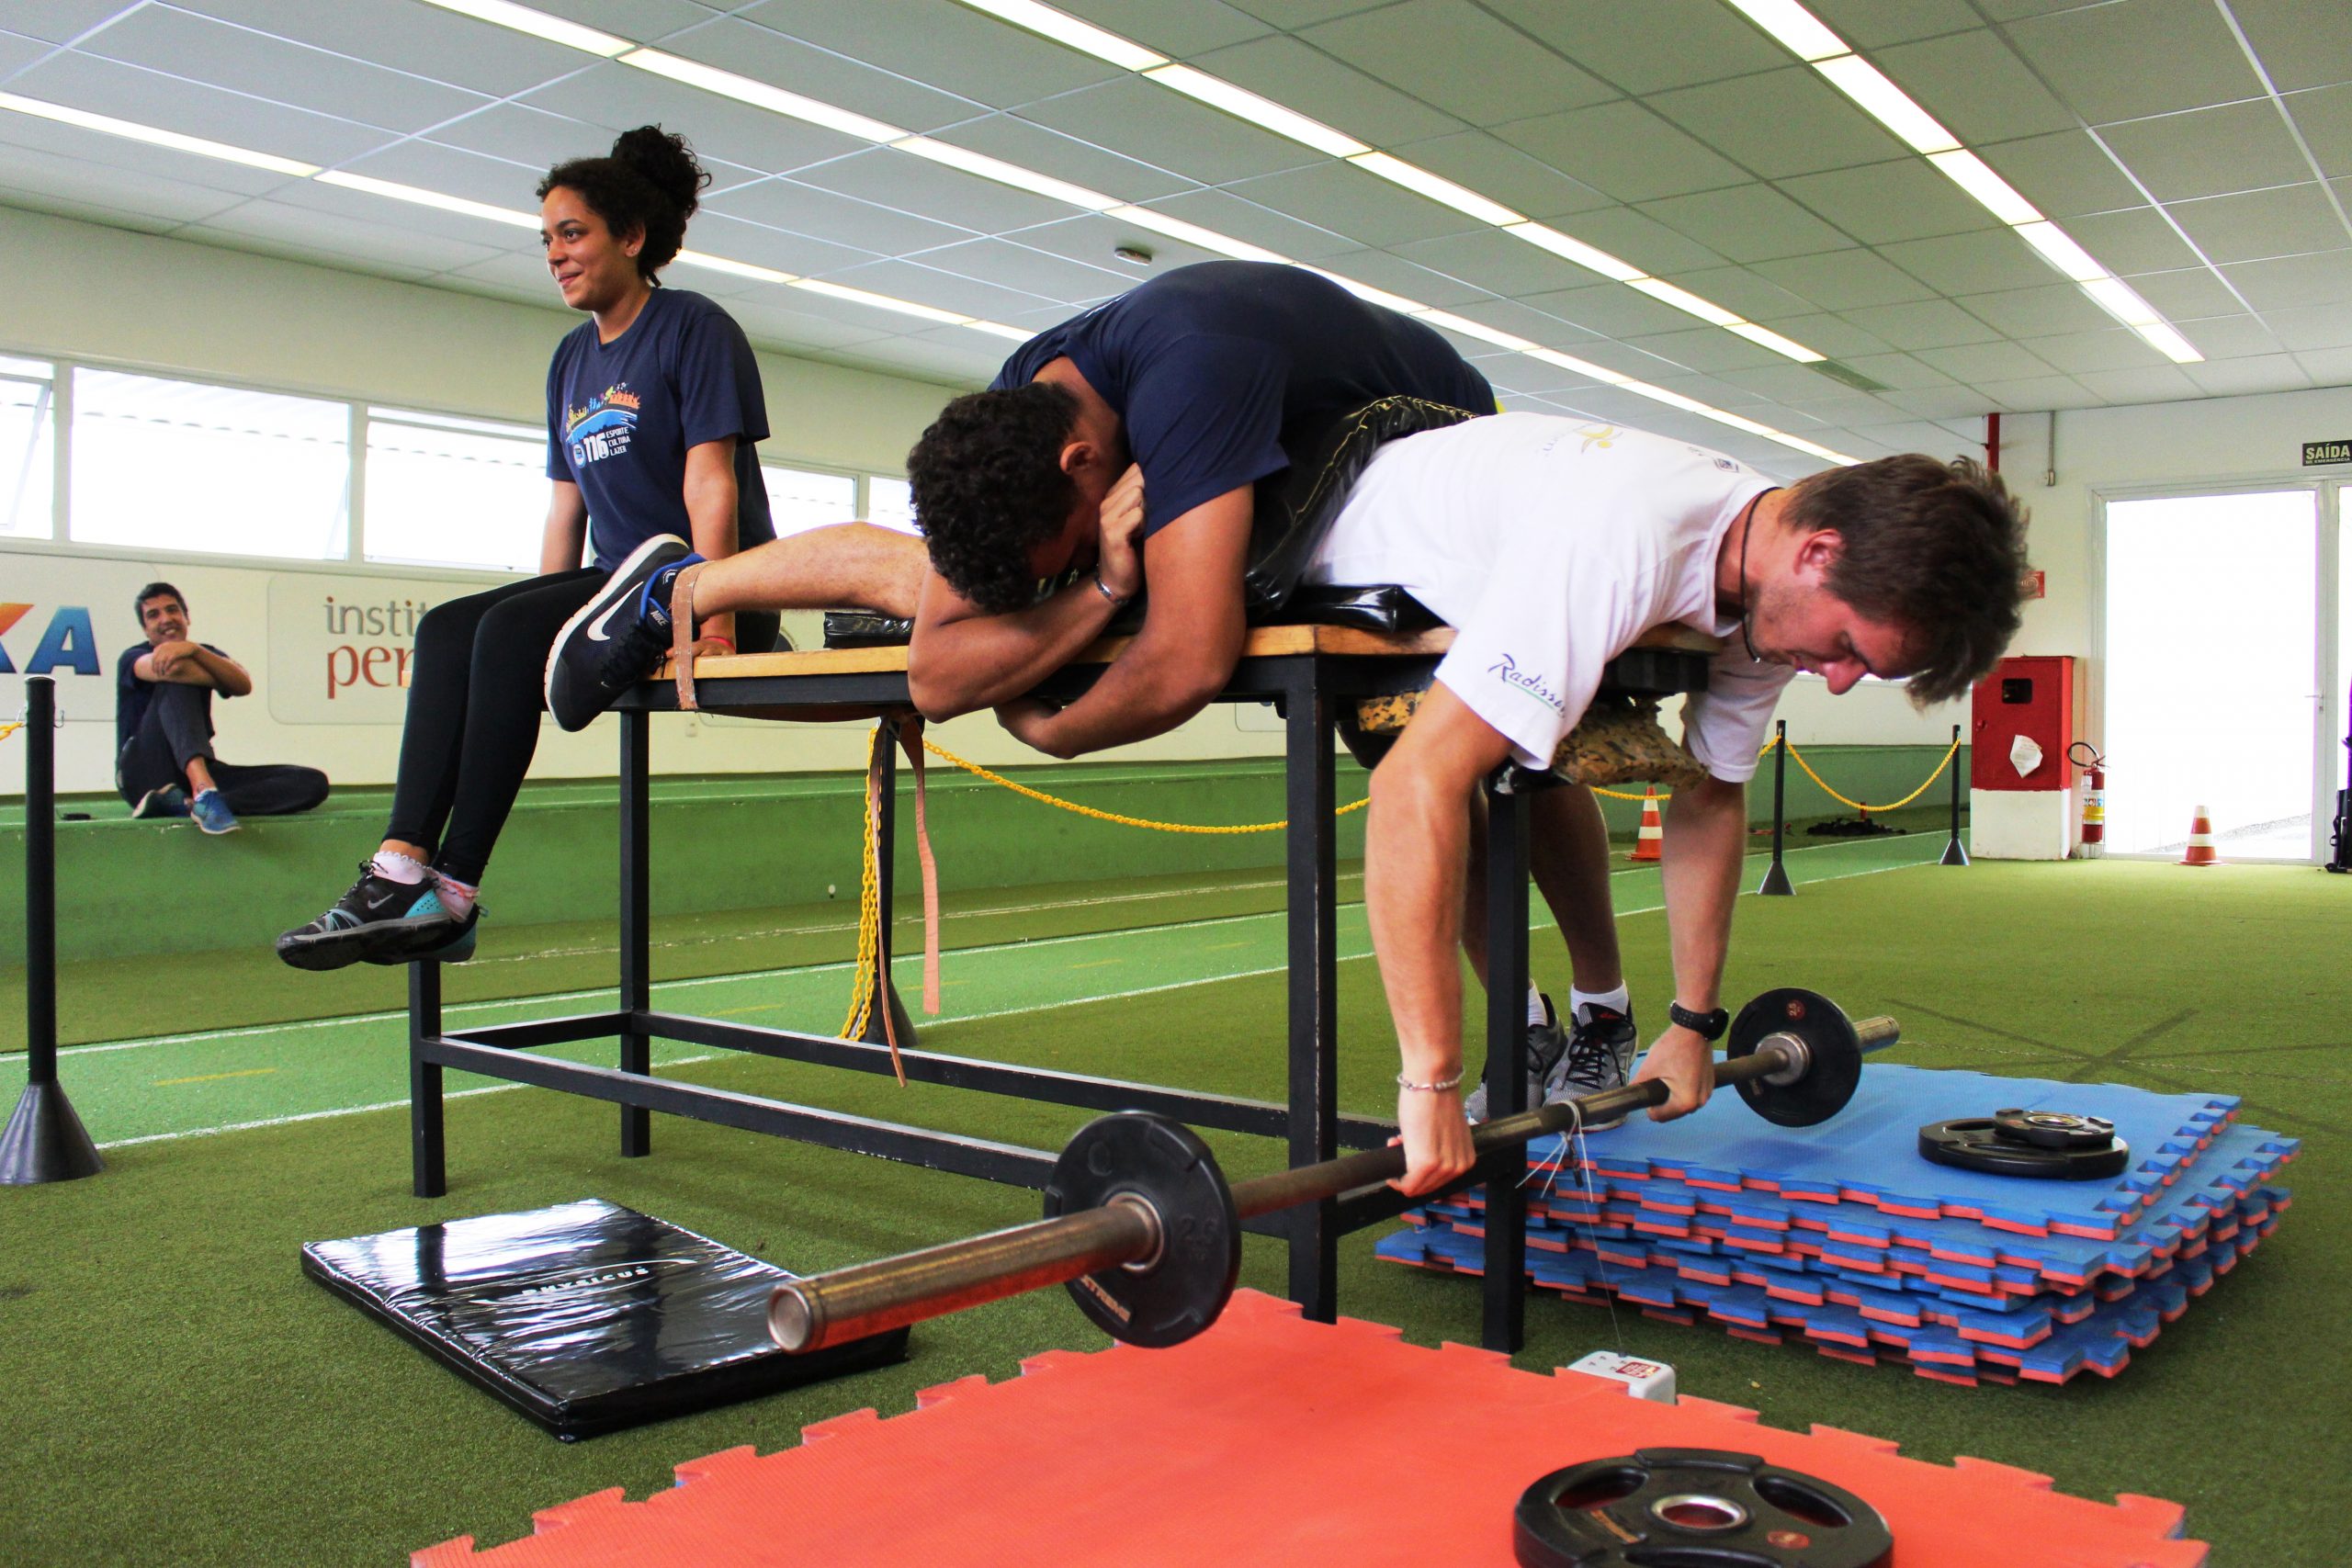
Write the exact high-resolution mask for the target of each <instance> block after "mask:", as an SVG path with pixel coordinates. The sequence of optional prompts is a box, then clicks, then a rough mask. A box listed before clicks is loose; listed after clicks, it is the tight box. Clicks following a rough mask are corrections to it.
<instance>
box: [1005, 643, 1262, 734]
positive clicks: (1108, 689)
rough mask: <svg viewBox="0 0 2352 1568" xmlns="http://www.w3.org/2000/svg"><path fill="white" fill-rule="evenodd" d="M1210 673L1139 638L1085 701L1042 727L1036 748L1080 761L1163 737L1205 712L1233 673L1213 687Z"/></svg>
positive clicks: (1098, 682)
mask: <svg viewBox="0 0 2352 1568" xmlns="http://www.w3.org/2000/svg"><path fill="white" fill-rule="evenodd" d="M1209 673H1210V672H1209V671H1203V670H1200V669H1198V668H1196V667H1195V666H1194V665H1193V661H1192V660H1170V659H1167V658H1165V657H1163V656H1160V655H1159V654H1158V653H1157V652H1156V651H1155V649H1153V648H1151V647H1150V646H1148V644H1147V642H1146V640H1145V639H1143V638H1140V637H1138V638H1137V639H1136V641H1135V642H1134V643H1133V644H1132V645H1130V646H1129V647H1128V648H1127V649H1125V651H1123V652H1122V653H1121V654H1120V655H1119V657H1118V658H1117V659H1115V660H1112V662H1111V666H1110V668H1109V669H1107V670H1105V671H1103V678H1102V679H1101V680H1099V681H1097V682H1094V684H1093V685H1091V686H1090V687H1088V688H1087V690H1086V694H1084V695H1083V696H1081V697H1080V698H1079V699H1078V700H1077V701H1076V702H1074V703H1072V704H1070V705H1069V706H1068V707H1066V708H1064V709H1062V711H1061V712H1059V713H1057V714H1056V715H1055V716H1053V717H1052V718H1051V719H1050V720H1048V721H1047V722H1046V724H1045V725H1044V726H1043V727H1042V734H1041V735H1040V736H1039V737H1037V742H1038V743H1039V744H1038V749H1039V750H1043V751H1045V752H1046V753H1047V754H1048V755H1051V756H1055V757H1082V756H1084V755H1086V753H1088V752H1090V751H1100V750H1105V749H1106V748H1108V747H1112V746H1124V745H1126V744H1127V743H1128V742H1129V741H1132V740H1148V739H1151V738H1152V737H1153V736H1155V735H1164V734H1166V733H1167V732H1168V731H1169V730H1171V729H1173V728H1176V727H1177V726H1178V725H1180V724H1182V723H1183V722H1184V721H1185V720H1186V719H1188V718H1191V717H1192V716H1193V715H1194V714H1196V713H1199V712H1200V711H1201V709H1203V708H1204V707H1206V706H1207V705H1208V702H1209V699H1210V698H1211V697H1213V696H1215V695H1216V694H1217V692H1218V691H1219V690H1220V689H1222V688H1223V686H1224V684H1225V682H1226V680H1227V679H1228V678H1230V676H1231V673H1232V671H1231V670H1230V669H1229V668H1228V669H1227V671H1224V672H1223V673H1222V674H1219V675H1218V677H1217V679H1216V680H1215V681H1214V682H1212V681H1211V680H1210V679H1209Z"/></svg>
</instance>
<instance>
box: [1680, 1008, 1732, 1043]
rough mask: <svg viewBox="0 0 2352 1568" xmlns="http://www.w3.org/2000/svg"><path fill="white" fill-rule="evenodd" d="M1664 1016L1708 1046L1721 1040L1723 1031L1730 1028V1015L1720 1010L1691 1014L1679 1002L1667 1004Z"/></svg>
mask: <svg viewBox="0 0 2352 1568" xmlns="http://www.w3.org/2000/svg"><path fill="white" fill-rule="evenodd" d="M1666 1016H1667V1017H1668V1019H1669V1020H1670V1021H1673V1023H1674V1024H1675V1025H1676V1026H1677V1027H1679V1028H1682V1029H1687V1030H1689V1031H1690V1032H1691V1033H1693V1034H1695V1035H1697V1036H1698V1037H1699V1038H1700V1039H1702V1040H1704V1041H1706V1042H1707V1043H1709V1044H1713V1043H1715V1042H1716V1041H1718V1040H1721V1039H1722V1038H1723V1037H1724V1030H1726V1029H1729V1028H1730V1027H1731V1014H1730V1013H1729V1012H1728V1011H1726V1010H1724V1009H1722V1008H1717V1009H1715V1010H1714V1011H1713V1012H1692V1011H1691V1010H1690V1009H1689V1008H1687V1007H1684V1006H1683V1005H1682V1004H1681V1003H1680V1002H1668V1003H1667V1004H1666Z"/></svg>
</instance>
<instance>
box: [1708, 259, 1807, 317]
mask: <svg viewBox="0 0 2352 1568" xmlns="http://www.w3.org/2000/svg"><path fill="white" fill-rule="evenodd" d="M1674 280H1675V282H1676V283H1678V284H1679V285H1680V286H1681V287H1683V288H1688V289H1689V290H1691V293H1693V294H1696V295H1698V296H1699V297H1700V298H1702V299H1713V301H1714V302H1715V303H1716V304H1718V305H1721V306H1722V307H1723V308H1724V310H1736V311H1737V312H1739V314H1741V315H1743V316H1745V317H1747V319H1748V320H1749V321H1779V320H1780V319H1781V317H1783V316H1803V315H1808V314H1810V313H1812V311H1813V310H1815V306H1814V305H1813V304H1812V302H1811V301H1809V300H1806V299H1800V298H1799V297H1798V296H1796V295H1794V294H1792V293H1790V292H1789V291H1788V290H1787V289H1785V288H1781V286H1780V285H1779V284H1777V283H1774V282H1773V281H1772V280H1771V279H1770V278H1768V277H1762V276H1758V275H1757V274H1755V273H1753V272H1750V271H1748V270H1747V268H1746V267H1738V266H1719V267H1707V268H1704V269H1702V270H1700V271H1697V272H1678V273H1676V274H1675V276H1674Z"/></svg>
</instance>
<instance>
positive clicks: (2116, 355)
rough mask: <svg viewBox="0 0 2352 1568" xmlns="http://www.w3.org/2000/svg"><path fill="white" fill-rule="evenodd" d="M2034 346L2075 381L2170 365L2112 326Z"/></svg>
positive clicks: (2137, 339) (2045, 339)
mask: <svg viewBox="0 0 2352 1568" xmlns="http://www.w3.org/2000/svg"><path fill="white" fill-rule="evenodd" d="M2030 346H2031V347H2032V349H2033V352H2034V354H2035V355H2037V356H2039V357H2040V358H2041V359H2043V360H2045V361H2046V362H2048V363H2049V364H2050V365H2051V366H2052V367H2053V368H2056V369H2059V370H2063V371H2064V372H2065V373H2066V374H2067V375H2069V376H2075V377H2080V376H2081V375H2083V374H2085V373H2086V372H2089V371H2093V370H2143V369H2147V368H2149V367H2154V366H2158V365H2163V364H2165V363H2167V361H2166V360H2165V356H2164V355H2161V354H2159V353H2157V352H2156V351H2155V350H2154V348H2152V347H2150V346H2149V345H2148V343H2147V340H2146V339H2144V338H2143V337H2142V336H2141V335H2140V334H2139V333H2135V332H2131V331H2129V330H2128V329H2126V328H2123V327H2120V326H2115V325H2112V324H2110V325H2109V327H2108V328H2107V329H2106V330H2105V331H2102V332H2088V333H2065V334H2064V335H2062V336H2056V337H2037V338H2035V339H2034V340H2033V342H2032V344H2031V345H2030Z"/></svg>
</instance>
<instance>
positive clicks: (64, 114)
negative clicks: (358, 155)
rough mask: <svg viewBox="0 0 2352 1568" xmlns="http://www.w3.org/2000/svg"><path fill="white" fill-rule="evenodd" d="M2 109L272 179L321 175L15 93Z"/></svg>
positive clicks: (2, 99) (3, 97) (264, 155)
mask: <svg viewBox="0 0 2352 1568" xmlns="http://www.w3.org/2000/svg"><path fill="white" fill-rule="evenodd" d="M0 108H5V109H14V110H16V111H17V113H18V114H29V115H39V116H40V118H43V119H53V120H57V121H59V122H60V123H62V124H65V125H72V126H79V127H80V128H81V129H82V130H99V131H104V132H105V133H106V134H107V135H108V136H120V137H123V138H126V139H127V140H129V141H144V142H147V143H149V144H150V145H151V146H155V147H169V148H171V149H172V150H173V151H174V152H193V153H195V154H196V155H197V156H198V157H199V158H218V159H220V161H221V162H223V163H226V164H243V165H244V166H245V167H247V168H249V169H266V170H268V171H269V172H270V173H271V174H273V175H288V176H290V177H292V178H294V179H298V180H299V179H307V178H308V177H310V176H311V175H315V174H317V173H318V172H319V166H318V165H317V164H304V163H299V162H297V161H296V160H294V159H292V158H280V157H278V156H277V154H276V153H274V152H254V151H253V150H252V149H251V148H247V147H232V146H231V145H230V144H229V143H228V142H226V141H209V140H207V139H206V138H204V137H201V136H183V135H181V134H180V133H179V132H178V131H176V130H162V129H160V128H158V127H155V126H152V125H141V124H140V123H139V122H138V121H137V120H130V119H117V118H114V117H113V116H112V115H104V114H92V113H90V112H89V111H88V110H87V109H70V108H67V107H65V106H64V105H63V104H52V103H48V102H45V101H43V100H42V99H40V98H21V97H18V96H17V95H16V94H14V93H0Z"/></svg>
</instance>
